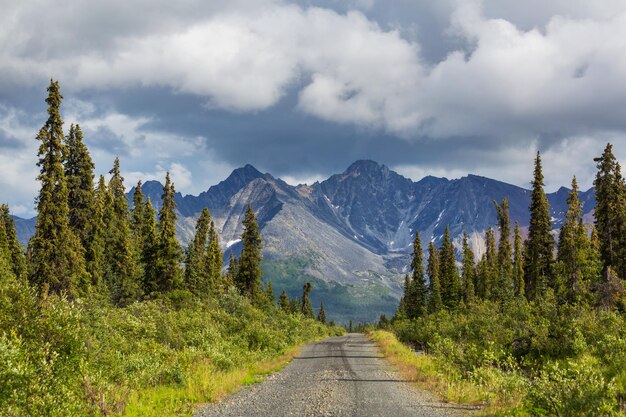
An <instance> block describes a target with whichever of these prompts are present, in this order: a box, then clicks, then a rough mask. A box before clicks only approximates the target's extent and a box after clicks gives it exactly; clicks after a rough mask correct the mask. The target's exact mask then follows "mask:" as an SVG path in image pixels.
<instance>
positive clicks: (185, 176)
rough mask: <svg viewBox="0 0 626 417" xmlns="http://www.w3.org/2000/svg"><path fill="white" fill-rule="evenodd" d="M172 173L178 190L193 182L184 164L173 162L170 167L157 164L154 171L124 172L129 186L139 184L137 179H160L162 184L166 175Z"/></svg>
mask: <svg viewBox="0 0 626 417" xmlns="http://www.w3.org/2000/svg"><path fill="white" fill-rule="evenodd" d="M168 172H169V173H170V179H171V180H172V182H173V183H174V187H175V188H176V191H180V190H181V189H182V190H185V189H187V188H188V187H189V186H190V185H191V184H192V182H193V181H192V174H191V171H189V170H188V169H187V168H185V167H184V166H183V165H181V164H179V163H176V162H173V163H171V164H170V165H169V166H168V167H162V166H161V165H157V166H156V170H155V171H153V172H141V171H125V172H122V176H123V177H124V182H125V183H126V184H127V188H128V189H130V188H131V187H132V186H134V185H135V184H137V181H139V180H141V181H142V182H146V181H150V180H154V181H159V182H160V183H161V184H163V183H164V182H165V176H166V174H167V173H168Z"/></svg>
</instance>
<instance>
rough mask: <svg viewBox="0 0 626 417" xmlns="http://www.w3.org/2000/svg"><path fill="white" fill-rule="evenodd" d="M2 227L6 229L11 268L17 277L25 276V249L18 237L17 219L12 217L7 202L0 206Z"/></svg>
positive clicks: (0, 225) (0, 224)
mask: <svg viewBox="0 0 626 417" xmlns="http://www.w3.org/2000/svg"><path fill="white" fill-rule="evenodd" d="M0 228H3V229H4V234H5V236H6V248H7V251H8V254H9V261H10V263H11V270H12V271H13V274H14V275H15V276H16V277H18V278H25V277H26V259H25V258H24V249H23V248H22V245H21V244H20V242H19V240H18V239H17V231H16V230H15V221H14V220H13V218H12V217H11V213H10V212H9V206H8V205H6V204H3V205H2V206H0Z"/></svg>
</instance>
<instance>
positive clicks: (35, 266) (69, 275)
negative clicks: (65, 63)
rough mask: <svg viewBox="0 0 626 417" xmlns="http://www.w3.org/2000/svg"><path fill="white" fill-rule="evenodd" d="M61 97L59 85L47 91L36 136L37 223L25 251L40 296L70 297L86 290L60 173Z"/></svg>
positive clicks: (82, 262) (53, 84) (81, 258)
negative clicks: (43, 119)
mask: <svg viewBox="0 0 626 417" xmlns="http://www.w3.org/2000/svg"><path fill="white" fill-rule="evenodd" d="M62 100H63V97H62V96H61V93H60V91H59V83H58V82H56V81H52V80H51V81H50V86H49V87H48V98H47V99H46V103H47V104H48V120H47V121H46V123H45V124H44V126H43V127H42V128H41V130H40V131H39V133H38V134H37V140H38V141H39V142H40V146H39V153H38V156H39V162H37V165H38V166H39V168H40V173H39V176H38V177H37V179H38V180H39V181H40V182H41V189H40V191H39V196H38V197H37V200H36V201H37V213H38V214H37V223H36V225H35V234H34V236H33V237H32V238H31V240H30V243H29V249H28V272H29V279H30V281H31V282H33V283H34V284H35V285H37V287H39V288H40V289H41V290H42V291H43V292H47V291H51V292H56V293H58V292H62V291H64V292H66V293H67V294H68V295H69V296H70V297H73V296H77V295H80V294H81V293H85V292H86V291H87V290H88V288H87V287H88V275H87V272H86V270H85V260H84V254H83V248H82V246H81V245H80V241H79V240H78V238H77V237H76V236H75V235H74V233H73V232H72V230H71V228H70V225H69V211H70V210H69V206H68V197H69V195H68V189H67V181H66V178H65V171H64V169H63V159H64V155H65V154H66V150H65V145H64V144H63V141H64V136H63V120H62V119H61V114H60V108H61V101H62Z"/></svg>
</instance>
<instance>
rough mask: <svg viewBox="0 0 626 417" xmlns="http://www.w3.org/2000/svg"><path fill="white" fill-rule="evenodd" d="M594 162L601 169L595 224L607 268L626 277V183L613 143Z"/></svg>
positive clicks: (598, 180)
mask: <svg viewBox="0 0 626 417" xmlns="http://www.w3.org/2000/svg"><path fill="white" fill-rule="evenodd" d="M594 161H595V162H596V163H597V168H598V172H597V174H596V179H595V181H594V186H595V191H596V208H595V218H596V221H595V226H596V230H597V233H598V236H599V240H600V253H601V255H602V260H603V262H604V268H605V269H606V268H609V267H610V268H612V269H613V271H615V272H616V273H617V275H618V276H620V278H622V279H626V237H625V236H626V184H625V183H624V179H623V178H622V174H621V167H620V164H619V162H618V161H617V159H616V158H615V155H613V145H611V144H610V143H609V144H607V145H606V148H605V149H604V152H603V153H602V156H600V157H599V158H594ZM604 275H605V276H606V275H607V274H606V271H605V274H604Z"/></svg>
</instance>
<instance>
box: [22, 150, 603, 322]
mask: <svg viewBox="0 0 626 417" xmlns="http://www.w3.org/2000/svg"><path fill="white" fill-rule="evenodd" d="M143 191H144V194H145V195H146V197H148V196H150V198H151V200H152V201H153V203H154V205H155V206H156V207H159V206H160V203H161V194H162V185H161V184H160V183H158V182H156V181H148V182H146V183H145V184H144V185H143ZM568 192H569V190H568V189H566V188H561V189H559V190H558V191H557V192H556V193H553V194H550V195H549V196H548V198H549V200H550V204H551V207H552V217H553V223H554V226H555V228H558V227H560V225H561V224H562V222H563V218H564V214H565V211H566V207H567V205H566V199H567V194H568ZM133 193H134V189H131V190H130V192H129V202H132V194H133ZM503 198H508V199H509V203H510V213H511V220H512V224H513V223H514V222H515V221H518V222H519V223H520V225H521V226H522V227H525V226H527V225H528V205H529V198H530V192H529V191H528V190H526V189H523V188H520V187H516V186H513V185H510V184H506V183H503V182H500V181H496V180H492V179H489V178H484V177H479V176H475V175H468V176H467V177H463V178H460V179H456V180H447V179H445V178H435V177H425V178H423V179H422V180H420V181H418V182H413V181H411V180H410V179H407V178H404V177H403V176H401V175H399V174H397V173H396V172H394V171H392V170H390V169H389V168H387V167H386V166H384V165H380V164H378V163H376V162H374V161H357V162H355V163H354V164H352V165H351V166H350V167H348V169H347V170H346V171H345V172H343V173H341V174H337V175H333V176H331V177H330V178H328V179H327V180H325V181H322V182H317V183H315V184H312V185H299V186H295V187H294V186H291V185H289V184H287V183H285V182H284V181H282V180H280V179H278V178H274V177H273V176H272V175H270V174H263V173H261V172H259V171H258V170H256V169H255V168H254V167H252V166H251V165H246V166H244V167H242V168H239V169H236V170H235V171H233V172H232V174H231V175H230V176H229V177H228V178H226V179H225V180H224V181H222V182H220V183H219V184H217V185H214V186H212V187H210V188H209V189H208V190H207V191H206V192H203V193H202V194H200V195H198V196H191V195H187V196H182V195H181V194H180V193H177V194H176V202H177V208H178V211H179V214H180V216H179V221H178V236H179V239H180V240H181V242H182V243H183V244H186V243H187V242H189V241H190V240H191V238H192V237H193V233H194V225H195V221H196V219H197V216H198V215H199V214H200V211H201V210H202V209H203V208H204V207H208V208H209V210H210V211H211V215H212V217H213V219H214V221H215V223H216V226H217V227H218V229H219V232H220V236H221V239H222V246H223V248H224V250H225V256H226V257H227V256H228V254H229V252H230V251H234V252H235V253H238V252H239V250H240V240H239V237H240V235H241V231H242V225H241V220H242V217H243V213H244V211H245V208H246V206H247V204H251V205H252V207H253V208H254V210H255V212H256V213H257V217H258V221H259V226H260V230H261V233H262V235H263V240H264V258H265V262H264V264H265V265H264V270H265V272H266V273H265V278H266V279H271V280H272V282H273V286H274V288H275V289H276V290H277V291H280V289H281V288H285V289H286V290H287V292H288V293H290V295H292V296H298V295H300V293H301V289H302V285H303V284H304V283H305V282H306V281H312V282H313V285H314V288H315V289H316V290H315V291H314V292H313V297H312V298H313V303H314V304H317V303H319V301H320V300H322V301H324V304H325V305H326V306H327V309H328V311H329V313H330V317H331V318H334V319H337V320H343V319H344V318H345V319H347V318H351V319H355V320H374V319H376V318H377V317H378V315H380V314H381V313H387V314H390V313H392V312H393V310H394V309H395V307H396V305H397V301H398V298H399V295H400V291H401V283H402V275H403V274H404V273H405V272H407V267H408V264H409V262H410V259H409V254H410V253H411V251H412V246H411V245H412V241H413V237H414V234H415V232H416V231H419V233H420V236H421V239H422V243H423V244H424V246H426V244H427V242H429V241H431V240H433V241H434V242H435V243H436V244H439V243H440V241H441V239H442V236H443V233H444V230H445V227H446V226H447V225H449V226H450V229H451V232H452V235H453V237H454V238H455V239H456V243H457V244H458V243H459V242H460V237H461V235H462V233H463V232H464V231H466V232H468V233H469V234H470V236H471V237H472V239H471V242H472V244H473V246H474V249H475V251H476V252H477V253H478V254H480V253H482V251H483V250H484V244H483V239H482V235H483V233H484V231H485V230H486V229H487V227H489V226H493V225H495V224H496V211H495V209H494V207H493V201H494V200H496V201H501V200H502V199H503ZM581 200H582V201H584V202H585V206H584V212H585V216H586V218H587V219H592V213H593V208H594V206H595V199H594V192H593V190H589V191H587V192H584V193H581ZM16 222H17V225H18V233H19V234H20V238H21V240H22V242H25V241H26V240H27V239H28V237H29V235H31V234H32V232H33V230H34V228H33V226H34V221H33V220H21V219H16Z"/></svg>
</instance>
